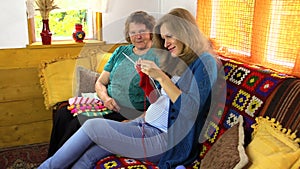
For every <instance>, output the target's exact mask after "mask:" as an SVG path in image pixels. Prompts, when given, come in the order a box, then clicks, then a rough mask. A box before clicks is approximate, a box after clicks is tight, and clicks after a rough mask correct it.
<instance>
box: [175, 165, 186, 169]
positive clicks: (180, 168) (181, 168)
mask: <svg viewBox="0 0 300 169" xmlns="http://www.w3.org/2000/svg"><path fill="white" fill-rule="evenodd" d="M175 169H185V167H184V166H183V165H179V166H177V167H176V168H175Z"/></svg>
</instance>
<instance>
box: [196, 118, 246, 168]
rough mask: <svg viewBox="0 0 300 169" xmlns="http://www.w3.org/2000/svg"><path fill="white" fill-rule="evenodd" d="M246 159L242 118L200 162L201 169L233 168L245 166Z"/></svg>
mask: <svg viewBox="0 0 300 169" xmlns="http://www.w3.org/2000/svg"><path fill="white" fill-rule="evenodd" d="M247 163H248V157H247V155H246V153H245V149H244V128H243V117H242V116H239V117H238V119H237V124H235V125H234V126H232V127H231V128H229V129H228V130H227V131H226V132H225V133H224V134H223V135H222V136H221V137H220V138H219V139H218V140H217V141H216V142H215V143H214V144H213V146H212V147H211V148H210V150H209V151H208V152H207V154H206V155H205V156H204V158H203V159H202V160H201V167H200V168H203V169H220V168H228V169H229V168H234V169H239V168H243V167H244V166H246V165H247Z"/></svg>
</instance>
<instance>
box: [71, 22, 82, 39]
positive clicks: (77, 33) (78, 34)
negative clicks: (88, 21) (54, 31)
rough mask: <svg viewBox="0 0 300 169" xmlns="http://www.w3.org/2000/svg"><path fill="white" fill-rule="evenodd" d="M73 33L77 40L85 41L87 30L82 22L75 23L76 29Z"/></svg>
mask: <svg viewBox="0 0 300 169" xmlns="http://www.w3.org/2000/svg"><path fill="white" fill-rule="evenodd" d="M72 35H73V39H74V40H75V42H83V39H84V37H85V32H84V31H83V30H82V24H79V23H77V24H75V30H74V32H73V34H72Z"/></svg>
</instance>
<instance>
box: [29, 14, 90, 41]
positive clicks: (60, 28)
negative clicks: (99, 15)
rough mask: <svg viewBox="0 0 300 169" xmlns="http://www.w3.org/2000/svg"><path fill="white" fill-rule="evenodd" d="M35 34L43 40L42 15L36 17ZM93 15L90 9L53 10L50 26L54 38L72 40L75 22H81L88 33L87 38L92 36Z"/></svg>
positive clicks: (38, 38) (39, 39)
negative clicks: (41, 33) (41, 34)
mask: <svg viewBox="0 0 300 169" xmlns="http://www.w3.org/2000/svg"><path fill="white" fill-rule="evenodd" d="M34 21H35V36H36V39H37V41H41V36H40V32H41V31H42V27H43V24H42V18H41V16H40V15H36V16H35V17H34ZM90 22H92V16H91V14H89V12H88V10H68V11H61V10H59V11H52V12H51V13H50V16H49V27H50V30H51V33H52V40H70V39H72V33H73V31H74V29H75V24H76V23H80V24H82V26H83V30H84V31H85V33H86V37H85V38H86V39H87V38H92V36H93V35H92V34H91V31H92V30H91V29H92V24H91V23H90Z"/></svg>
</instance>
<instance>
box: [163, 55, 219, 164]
mask: <svg viewBox="0 0 300 169" xmlns="http://www.w3.org/2000/svg"><path fill="white" fill-rule="evenodd" d="M217 77H218V64H217V60H216V59H215V58H214V57H212V56H211V55H210V54H209V53H203V54H202V55H201V56H199V57H198V59H196V60H195V61H194V62H193V63H191V64H190V65H189V67H188V68H187V70H186V71H185V72H184V73H183V74H182V76H181V77H180V79H179V80H178V82H177V83H176V85H177V86H178V87H179V88H180V90H181V91H182V93H181V95H180V96H179V97H178V98H177V100H176V101H175V102H174V103H172V102H170V108H169V115H168V132H167V137H168V145H167V148H168V150H167V151H166V152H165V153H164V155H163V156H162V158H161V159H160V161H159V164H158V167H159V168H161V169H173V168H175V167H176V166H178V165H187V164H191V163H192V162H193V161H194V160H195V159H196V158H197V157H198V156H199V151H200V147H199V143H198V139H199V135H200V133H201V130H202V128H203V125H204V123H205V120H206V118H205V115H206V113H207V111H208V110H209V107H210V95H211V89H212V86H213V85H214V83H215V82H216V80H217Z"/></svg>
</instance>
